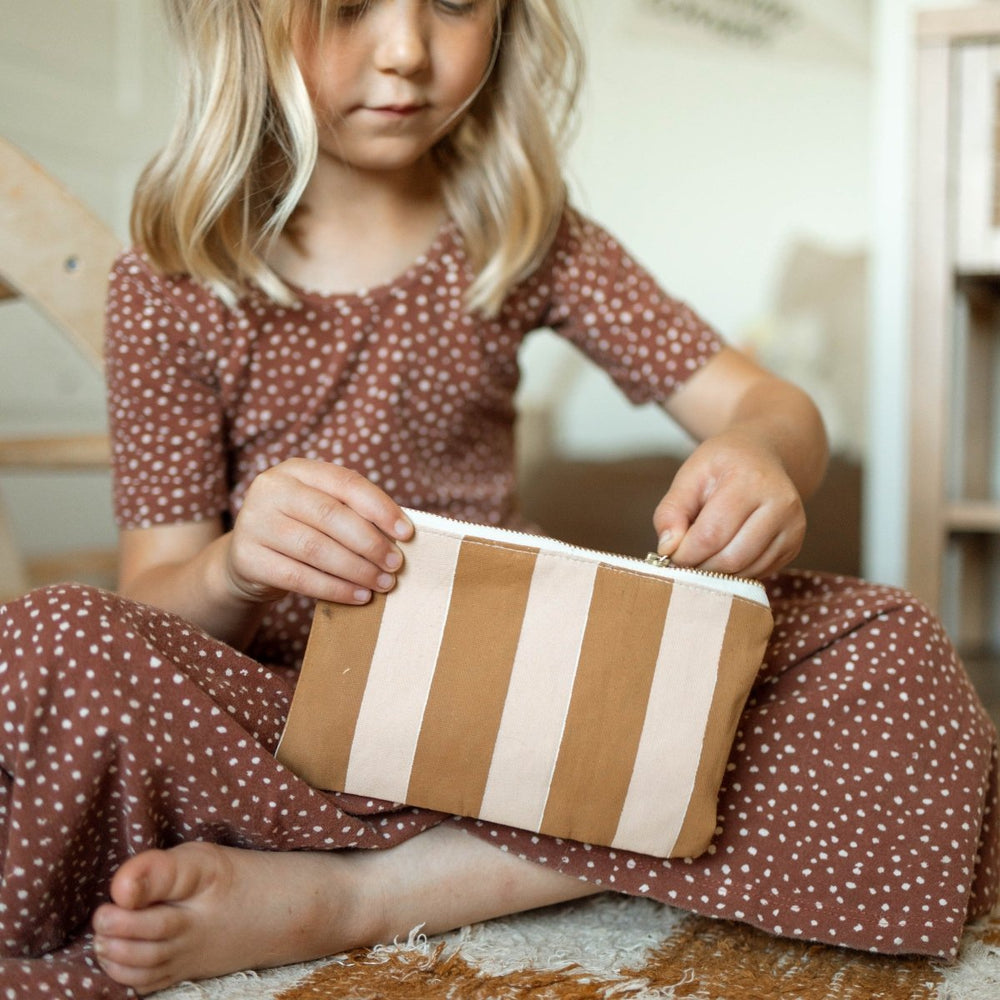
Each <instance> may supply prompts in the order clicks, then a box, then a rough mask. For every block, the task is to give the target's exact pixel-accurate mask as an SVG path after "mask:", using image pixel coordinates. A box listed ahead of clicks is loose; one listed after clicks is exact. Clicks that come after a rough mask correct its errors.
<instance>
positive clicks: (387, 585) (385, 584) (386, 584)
mask: <svg viewBox="0 0 1000 1000" xmlns="http://www.w3.org/2000/svg"><path fill="white" fill-rule="evenodd" d="M395 582H396V578H395V577H394V576H391V575H390V574H389V573H380V574H379V576H378V579H377V580H376V581H375V585H376V586H377V587H378V589H379V590H391V589H392V585H393V584H394V583H395Z"/></svg>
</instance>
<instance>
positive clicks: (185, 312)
mask: <svg viewBox="0 0 1000 1000" xmlns="http://www.w3.org/2000/svg"><path fill="white" fill-rule="evenodd" d="M470 280H471V271H470V269H469V265H468V262H467V260H466V257H465V254H464V252H463V248H462V244H461V240H460V238H459V235H458V231H457V229H456V228H455V227H454V225H452V224H450V223H449V224H448V225H446V226H445V227H444V228H443V229H442V231H441V232H440V233H439V234H438V237H437V239H436V240H435V242H434V243H433V245H432V246H431V247H430V248H429V249H428V251H427V252H426V253H425V254H424V255H423V256H422V257H421V258H420V259H419V260H418V261H416V262H415V264H414V265H413V267H411V268H410V269H409V270H408V271H407V272H406V273H405V274H403V275H401V276H400V277H399V278H398V279H397V280H395V281H393V282H392V283H390V284H386V285H382V286H379V287H377V288H374V289H371V290H369V291H365V292H361V293H358V294H350V295H314V294H309V293H305V292H304V293H303V294H302V301H301V305H300V307H298V308H284V307H281V306H278V305H276V304H275V303H274V302H272V301H270V300H269V299H267V298H266V297H265V296H263V295H262V294H253V293H251V294H249V295H248V296H247V297H246V298H245V299H244V300H242V301H241V302H240V303H239V304H238V305H237V306H236V308H234V309H232V310H229V309H226V308H225V307H224V306H223V305H222V304H221V303H220V302H219V300H218V299H217V298H216V297H215V296H214V295H213V294H212V293H211V292H210V291H209V290H207V289H205V288H204V287H201V286H200V285H198V284H196V283H194V282H192V281H190V280H185V279H177V278H172V279H166V278H163V277H161V276H158V275H156V274H155V273H153V272H152V271H151V270H150V268H149V267H148V265H147V264H146V262H145V261H144V259H143V258H142V257H140V256H139V255H138V254H136V253H129V254H126V255H124V256H123V257H122V258H121V259H120V260H119V261H118V262H117V264H116V266H115V269H114V272H113V274H112V279H111V286H110V292H109V300H108V312H107V320H108V322H107V328H108V333H107V373H108V388H109V415H110V421H111V430H112V438H113V441H114V465H115V482H116V494H115V496H116V510H117V516H118V519H119V522H120V523H121V524H122V525H123V526H125V527H144V526H148V525H154V524H169V523H176V522H180V521H196V520H202V519H206V518H214V517H218V516H219V515H220V514H221V515H223V516H225V517H228V518H232V517H234V516H235V515H236V513H237V512H238V510H239V508H240V505H241V504H242V502H243V498H244V496H245V493H246V490H247V488H248V487H249V485H250V483H251V482H252V480H253V479H254V477H255V476H257V475H258V474H259V473H260V472H262V471H264V470H265V469H267V468H269V467H271V466H273V465H275V464H277V463H279V462H281V461H283V460H285V459H287V458H290V457H305V458H313V459H323V460H326V461H331V462H336V463H338V464H340V465H344V466H347V467H349V468H352V469H356V470H357V471H359V472H361V473H362V474H364V475H365V476H367V477H368V478H369V479H371V480H372V481H373V482H375V483H377V484H378V485H379V486H381V487H382V488H383V489H384V490H385V491H386V492H387V493H389V494H390V495H391V496H392V497H393V498H394V499H396V500H397V501H399V502H400V503H403V504H405V505H407V506H410V507H418V508H422V509H424V510H431V511H436V512H438V513H443V514H448V515H450V516H452V517H457V518H460V519H463V520H473V521H484V522H487V523H495V524H499V523H504V524H514V525H518V524H519V517H518V513H517V503H516V496H515V483H514V460H513V457H514V416H515V414H514V403H513V395H514V391H515V389H516V388H517V383H518V367H517V354H518V349H519V347H520V346H521V344H522V342H523V340H524V338H525V336H526V335H527V334H528V333H530V332H531V331H532V330H535V329H538V328H543V327H551V328H552V329H555V330H557V331H558V332H559V333H561V334H562V335H564V336H565V337H567V338H568V339H569V340H570V341H572V342H573V343H574V344H576V345H577V346H578V347H579V348H580V349H581V350H583V351H584V352H586V353H587V354H588V355H589V356H591V357H592V358H593V359H594V360H595V361H596V362H597V363H598V364H600V365H601V366H603V367H604V368H605V369H606V370H607V371H608V373H609V374H610V375H611V377H612V378H613V379H614V380H615V381H616V382H617V383H618V385H620V386H621V387H622V389H623V390H624V391H625V392H626V393H628V395H629V396H630V397H631V398H632V399H633V400H635V401H636V402H645V401H648V400H655V401H660V402H662V401H664V400H666V399H667V398H668V397H669V396H670V394H671V393H672V392H673V391H674V389H675V388H676V387H677V386H678V385H679V384H680V383H681V382H683V381H684V379H686V378H687V377H688V376H689V375H690V374H691V373H692V372H693V371H695V370H697V368H699V367H700V366H701V365H702V364H703V363H704V362H705V361H706V360H707V359H708V358H710V357H711V356H712V355H713V354H714V353H715V352H716V351H717V350H718V348H719V347H720V340H719V337H718V335H717V334H716V333H715V332H714V331H713V330H712V329H711V328H710V327H708V326H707V325H706V324H705V323H704V322H702V321H701V320H700V319H699V318H698V317H697V316H696V315H695V314H694V313H693V312H692V311H691V310H690V309H688V308H687V307H686V306H684V305H683V304H681V303H679V302H677V301H676V300H674V299H672V298H670V297H669V296H667V295H665V294H664V293H663V292H662V291H660V289H659V288H658V287H657V284H656V282H655V281H654V280H653V279H652V278H651V277H650V275H649V274H648V273H647V272H646V271H645V270H644V269H643V268H642V267H640V266H639V265H638V264H636V263H635V262H634V261H633V260H632V259H631V258H630V257H629V256H628V255H627V254H626V253H625V252H624V251H623V250H622V248H621V247H620V246H619V245H618V243H617V242H616V241H615V240H614V239H613V238H611V237H610V236H609V235H608V234H607V233H606V232H605V231H604V230H602V229H600V228H599V227H598V226H596V225H594V224H593V223H591V222H589V221H588V220H586V219H584V218H583V217H582V216H580V215H578V214H577V213H575V212H573V211H567V213H566V216H565V218H564V220H563V223H562V225H561V227H560V230H559V233H558V235H557V237H556V240H555V243H554V245H553V248H552V250H551V251H550V253H549V254H548V257H547V258H546V260H545V261H544V262H543V264H542V266H541V267H540V268H539V269H538V271H537V272H536V273H535V274H534V275H533V276H532V277H531V278H530V279H528V280H526V281H525V282H523V283H522V284H521V285H520V286H519V287H518V288H517V289H515V291H514V292H513V293H512V294H511V296H510V297H509V298H508V300H507V303H506V305H505V307H504V309H503V311H502V312H501V314H500V315H499V316H498V317H497V318H496V319H494V320H484V319H481V318H477V317H475V316H472V315H470V314H469V313H468V312H467V311H465V310H464V309H463V307H462V296H463V295H464V293H465V291H466V289H467V288H468V286H469V282H470ZM310 619H311V607H310V606H309V604H308V602H306V601H303V600H301V599H297V598H289V599H287V600H286V601H284V602H282V603H280V604H279V605H277V606H275V608H274V609H273V612H272V613H271V614H269V615H268V617H267V619H266V620H265V621H264V622H263V624H262V627H261V630H260V632H259V637H258V642H257V644H256V645H255V646H254V649H253V650H252V652H253V653H254V655H255V656H256V657H257V658H259V659H263V660H267V661H268V662H277V661H280V662H284V663H293V662H295V660H296V658H297V657H298V656H300V655H301V651H302V649H303V648H304V643H305V639H306V636H307V634H308V629H309V622H310Z"/></svg>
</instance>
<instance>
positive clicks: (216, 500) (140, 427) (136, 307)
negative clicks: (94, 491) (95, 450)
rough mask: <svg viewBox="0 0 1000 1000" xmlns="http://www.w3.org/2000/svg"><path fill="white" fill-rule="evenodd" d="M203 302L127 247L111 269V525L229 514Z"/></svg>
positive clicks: (200, 294)
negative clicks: (112, 508)
mask: <svg viewBox="0 0 1000 1000" xmlns="http://www.w3.org/2000/svg"><path fill="white" fill-rule="evenodd" d="M211 299H212V297H211V296H210V293H208V292H207V291H206V290H205V289H202V288H200V287H198V286H196V285H195V284H194V283H193V282H191V281H189V280H187V279H183V278H177V279H174V278H169V277H164V276H162V275H159V274H157V273H156V272H154V271H153V270H152V269H151V267H150V266H149V265H148V263H147V262H146V261H145V259H144V258H143V257H142V256H141V255H140V254H138V253H136V252H135V251H130V252H128V253H125V254H123V255H122V256H121V257H119V259H118V260H117V261H116V262H115V265H114V267H113V269H112V272H111V277H110V282H109V288H108V300H107V311H106V324H105V366H106V379H107V399H108V421H109V426H110V433H111V444H112V472H113V479H114V508H115V518H116V520H117V522H118V525H119V527H122V528H138V527H150V526H153V525H164V524H177V523H182V522H187V521H200V520H205V519H207V518H211V517H216V516H218V515H220V514H222V513H223V512H225V511H226V509H227V508H228V486H227V463H226V450H225V441H224V420H223V409H222V404H221V401H220V395H219V392H218V386H217V378H216V376H215V373H214V372H213V370H212V366H211V363H210V358H209V356H208V353H207V352H206V350H205V349H204V347H203V346H202V345H203V334H204V329H205V325H206V324H207V323H210V322H211V312H212V309H211V308H209V307H208V306H207V303H208V302H209V301H210V300H211Z"/></svg>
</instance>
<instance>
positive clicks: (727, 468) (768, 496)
mask: <svg viewBox="0 0 1000 1000" xmlns="http://www.w3.org/2000/svg"><path fill="white" fill-rule="evenodd" d="M653 525H654V527H655V528H656V532H657V538H658V539H659V544H658V548H657V551H658V552H659V554H660V555H667V556H670V557H671V559H672V560H673V561H674V562H676V563H677V564H678V565H680V566H696V567H698V568H700V569H706V570H713V571H715V572H721V573H732V574H737V575H740V576H749V577H758V576H763V575H765V574H767V573H773V572H776V571H777V570H779V569H781V567H782V566H785V565H787V564H788V563H789V562H791V561H792V559H794V558H795V557H796V556H797V555H798V553H799V550H800V548H801V547H802V541H803V538H804V537H805V530H806V516H805V510H804V508H803V504H802V498H801V496H800V495H799V491H798V490H797V489H796V487H795V485H794V483H793V482H792V480H791V478H790V477H789V475H788V473H787V472H786V471H785V468H784V466H783V464H782V463H781V460H780V459H779V457H778V455H777V454H776V452H775V451H774V450H772V449H771V448H769V447H768V446H767V445H766V444H764V443H762V442H761V441H760V440H759V439H757V438H755V437H754V436H753V435H751V434H746V433H744V432H741V431H740V430H738V429H733V430H730V431H726V432H723V433H721V434H719V435H717V436H716V437H711V438H708V439H707V440H706V441H704V442H703V443H702V444H700V445H699V446H698V447H697V448H696V449H695V451H694V452H693V453H692V454H691V456H690V457H689V458H688V459H687V460H686V461H685V462H684V464H683V465H682V466H681V468H680V469H679V470H678V472H677V475H676V476H675V477H674V481H673V483H672V484H671V486H670V489H669V490H668V491H667V494H666V496H665V497H664V498H663V499H662V500H661V501H660V503H659V505H658V506H657V508H656V512H655V513H654V515H653Z"/></svg>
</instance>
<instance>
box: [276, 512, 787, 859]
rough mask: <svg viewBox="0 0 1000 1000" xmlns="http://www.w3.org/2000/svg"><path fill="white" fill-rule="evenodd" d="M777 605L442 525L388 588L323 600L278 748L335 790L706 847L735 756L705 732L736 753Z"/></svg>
mask: <svg viewBox="0 0 1000 1000" xmlns="http://www.w3.org/2000/svg"><path fill="white" fill-rule="evenodd" d="M418 581H419V582H418ZM763 618H767V619H768V625H769V613H768V612H767V609H766V607H760V606H757V605H754V604H753V603H752V602H748V601H746V600H745V599H742V598H738V597H737V598H734V597H732V596H731V595H729V594H726V593H723V592H718V591H712V590H708V589H705V588H702V587H699V586H692V585H689V584H687V583H683V582H677V581H671V580H669V579H666V578H664V577H660V576H656V575H653V574H649V573H643V572H638V571H631V570H627V569H622V568H619V567H614V566H609V565H607V564H602V563H599V562H597V561H591V560H589V559H586V558H583V557H579V558H578V557H576V556H571V555H567V554H566V553H565V552H562V553H553V552H550V551H547V550H546V549H544V548H542V549H535V548H530V547H525V546H520V545H509V544H505V543H504V544H502V543H499V542H496V541H492V540H485V539H477V538H472V537H465V538H461V537H457V536H454V535H449V534H447V533H445V532H438V531H435V530H433V529H431V528H427V527H425V528H422V529H421V530H420V531H419V532H418V533H417V536H416V538H415V540H414V541H413V542H411V543H409V545H408V547H407V565H406V570H405V571H404V573H402V574H401V576H400V580H399V583H398V585H397V587H396V590H395V591H393V592H392V594H391V595H388V596H384V595H380V596H378V597H376V598H375V600H373V601H372V603H371V604H369V605H368V606H366V607H364V608H354V607H333V606H329V605H324V604H321V605H320V606H319V607H318V609H317V614H316V619H315V622H314V625H313V632H312V635H311V637H310V642H309V647H308V649H307V652H306V661H305V663H304V665H303V669H302V676H301V678H300V681H299V685H298V688H297V690H296V694H295V699H294V701H293V704H292V708H291V712H290V713H289V718H288V723H287V725H286V728H285V732H284V735H283V736H282V741H281V746H280V747H279V751H278V757H279V759H280V760H282V761H283V762H284V763H286V764H288V765H289V766H290V767H291V768H292V769H293V770H295V771H296V772H297V773H299V774H300V775H302V777H304V778H305V779H306V780H308V781H309V782H310V783H311V784H313V785H316V786H318V787H323V788H331V789H337V790H340V791H347V792H353V793H357V794H361V795H366V796H371V797H374V798H381V799H389V800H391V801H395V802H406V803H408V804H410V805H415V806H424V807H427V808H432V809H438V810H442V811H445V812H450V813H455V814H459V815H465V816H478V817H480V818H483V819H486V820H491V821H494V822H500V823H505V824H508V825H511V826H517V827H522V828H524V829H528V830H537V831H542V832H545V833H549V834H553V835H555V836H560V837H568V838H571V839H574V840H582V841H587V842H591V843H598V844H604V845H608V846H613V847H621V848H626V849H630V850H636V851H641V852H643V853H648V854H653V855H657V856H661V857H666V856H670V855H672V854H674V853H675V851H676V849H677V848H683V850H684V852H685V853H697V851H698V850H701V849H704V847H705V846H706V845H707V842H708V840H709V839H710V838H711V836H712V832H713V830H714V827H715V812H714V801H715V795H716V793H717V791H718V785H719V783H720V782H721V779H722V774H723V770H724V767H725V762H726V755H725V754H722V753H720V752H716V753H715V754H714V755H706V754H703V753H702V744H703V738H704V734H705V731H706V727H707V726H709V725H711V726H715V727H720V730H719V731H726V732H729V733H730V738H729V742H726V743H725V750H726V752H727V753H728V747H729V743H731V739H732V735H731V734H732V732H733V731H734V730H735V725H736V721H737V718H738V713H734V711H733V709H732V704H733V703H734V700H735V702H738V703H739V704H740V705H741V704H742V701H741V699H740V697H739V695H740V693H741V692H742V693H743V694H744V695H745V692H746V690H748V688H749V685H750V683H751V681H752V678H753V676H754V674H755V672H756V669H757V666H758V664H759V662H760V656H759V655H757V653H759V654H760V655H762V654H763V648H764V643H765V642H766V638H767V631H768V630H767V629H766V628H765V627H764V625H763V624H762V623H761V622H762V619H763ZM748 641H749V642H750V643H751V645H752V646H753V648H754V649H755V650H756V652H754V653H751V655H750V657H749V658H748V657H747V655H746V648H747V642H748ZM754 657H756V659H755V662H750V661H751V660H753V659H754ZM727 658H732V659H733V660H734V662H736V661H738V662H739V663H740V665H741V666H740V671H739V674H738V676H736V677H728V675H730V674H732V672H733V671H732V670H731V669H729V667H728V666H727V663H726V661H727ZM720 676H723V677H727V679H726V680H725V682H724V683H723V684H721V685H720V684H718V683H717V680H718V678H719V677H720ZM734 691H735V693H736V696H735V699H734ZM709 757H710V758H711V759H708V758H709ZM703 758H705V759H703ZM713 786H714V787H713ZM692 796H694V797H695V800H696V801H697V802H699V803H700V804H701V806H702V812H703V813H705V815H704V816H703V817H702V818H701V820H700V821H699V822H696V823H693V822H692V821H691V818H690V817H689V816H688V805H689V802H691V801H692ZM707 797H710V802H709V801H706V798H707Z"/></svg>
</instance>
